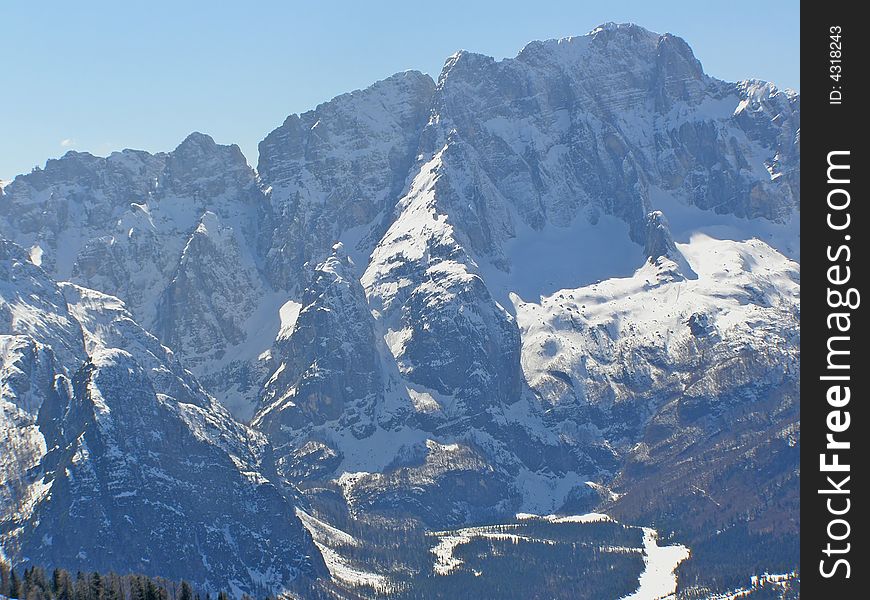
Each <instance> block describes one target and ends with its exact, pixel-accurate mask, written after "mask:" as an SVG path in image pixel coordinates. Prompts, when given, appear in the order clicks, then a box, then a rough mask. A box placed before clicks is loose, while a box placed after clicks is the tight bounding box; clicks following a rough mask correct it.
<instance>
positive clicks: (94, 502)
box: [0, 23, 800, 600]
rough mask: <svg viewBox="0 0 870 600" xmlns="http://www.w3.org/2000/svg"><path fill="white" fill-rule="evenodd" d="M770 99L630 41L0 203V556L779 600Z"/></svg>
mask: <svg viewBox="0 0 870 600" xmlns="http://www.w3.org/2000/svg"><path fill="white" fill-rule="evenodd" d="M799 224H800V96H799V95H798V94H797V93H795V92H792V91H790V90H780V89H777V88H776V87H775V86H774V85H773V84H770V83H767V82H762V81H756V80H747V81H741V82H737V83H729V82H724V81H720V80H718V79H715V78H713V77H711V76H709V75H707V74H705V73H704V71H703V70H702V68H701V64H700V63H699V62H698V60H697V59H696V58H695V57H694V55H693V54H692V50H691V49H690V47H689V46H688V45H687V43H686V42H685V41H683V40H682V39H681V38H679V37H676V36H674V35H671V34H664V35H660V34H657V33H653V32H650V31H647V30H646V29H643V28H642V27H639V26H636V25H631V24H620V25H617V24H613V23H608V24H605V25H602V26H601V27H598V28H596V29H595V30H594V31H592V32H590V33H588V34H587V35H584V36H579V37H572V38H565V39H560V40H549V41H543V42H532V43H530V44H528V45H527V46H526V47H525V48H523V50H522V51H521V52H520V53H519V54H518V55H517V56H516V57H515V58H511V59H505V60H500V61H499V60H494V59H492V58H490V57H487V56H482V55H479V54H474V53H471V52H466V51H461V52H458V53H456V54H454V55H453V56H451V57H449V58H448V59H447V62H446V63H445V65H444V68H443V70H442V72H441V74H440V76H439V77H438V79H437V81H433V80H432V79H431V78H430V77H429V76H428V75H425V74H423V73H419V72H416V71H407V72H404V73H398V74H396V75H393V76H391V77H389V78H387V79H385V80H383V81H379V82H377V83H374V84H373V85H372V86H371V87H369V88H367V89H364V90H358V91H354V92H351V93H348V94H344V95H342V96H338V97H337V98H334V99H333V100H331V101H329V102H326V103H324V104H321V105H319V106H317V107H316V108H314V109H313V110H311V111H309V112H306V113H304V114H301V115H291V116H289V117H287V119H286V120H285V121H284V123H283V124H281V125H280V126H279V127H277V128H276V129H275V130H274V131H272V132H271V133H269V134H268V135H266V137H265V138H264V139H263V141H262V142H261V143H260V146H259V163H258V165H257V168H256V170H254V169H252V168H251V167H250V166H248V163H247V161H246V158H245V157H244V156H243V155H242V153H241V151H240V150H239V148H238V147H237V146H235V145H232V146H222V145H219V144H216V143H215V142H214V141H213V140H212V139H211V138H210V137H208V136H207V135H204V134H201V133H193V134H191V135H190V136H189V137H187V139H185V140H184V141H182V142H181V144H180V145H179V146H178V147H177V148H175V149H174V150H172V151H170V152H165V153H158V154H149V153H147V152H143V151H136V150H125V151H123V152H116V153H113V154H111V155H110V156H108V157H105V158H102V157H97V156H92V155H90V154H87V153H80V152H72V151H71V152H68V153H67V154H66V155H64V156H63V157H62V158H60V159H57V160H49V161H48V162H47V163H46V165H45V167H44V168H40V169H35V170H34V171H33V172H31V173H29V174H26V175H20V176H18V177H16V178H15V179H14V180H13V181H12V182H9V183H4V184H3V186H2V187H0V237H2V238H3V241H2V243H0V420H2V428H0V429H2V434H0V448H2V460H0V560H3V561H7V562H8V563H10V564H11V565H12V566H13V567H15V568H23V567H26V566H29V565H39V566H43V567H60V568H64V569H71V570H73V569H80V570H83V571H84V570H87V571H95V570H96V571H102V572H108V571H115V572H117V573H130V572H136V573H144V574H146V575H159V576H162V577H166V578H169V579H173V580H181V579H184V580H186V581H189V582H190V583H191V585H193V586H194V588H195V589H197V590H200V591H202V592H203V593H205V592H207V591H210V592H211V593H216V592H217V591H218V590H225V591H227V592H229V593H230V594H233V595H235V596H241V595H242V594H251V595H257V596H265V595H276V594H284V595H285V596H286V597H300V598H309V597H310V598H315V597H316V598H319V597H324V598H356V597H361V598H384V597H397V598H590V599H598V600H600V599H612V600H617V599H618V598H635V599H640V598H650V599H652V598H661V597H671V598H684V599H690V598H691V599H697V598H711V599H712V598H736V597H740V598H759V599H760V598H771V597H776V598H793V597H794V598H796V597H797V595H798V594H799V575H798V564H799V552H798V539H799V529H800V517H799V500H798V488H799V472H800V470H799V454H800V386H799V374H800V334H799V326H798V325H799V320H800V264H799V260H800V253H799V252H800V251H799V247H800V239H799V236H798V231H799Z"/></svg>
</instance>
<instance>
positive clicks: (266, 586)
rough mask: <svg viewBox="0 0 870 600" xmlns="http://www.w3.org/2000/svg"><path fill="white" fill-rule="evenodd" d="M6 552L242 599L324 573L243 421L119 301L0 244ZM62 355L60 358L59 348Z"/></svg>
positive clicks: (258, 439)
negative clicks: (179, 582)
mask: <svg viewBox="0 0 870 600" xmlns="http://www.w3.org/2000/svg"><path fill="white" fill-rule="evenodd" d="M0 271H2V272H3V279H2V281H3V285H2V294H0V306H2V307H3V310H2V312H3V314H5V315H10V314H11V317H12V318H11V319H8V318H7V319H4V320H3V322H2V323H0V327H2V330H0V348H2V371H0V372H2V379H3V387H2V396H0V406H2V413H0V416H2V419H3V421H2V429H3V431H4V435H3V438H2V446H3V456H4V460H3V462H2V465H0V481H2V482H3V485H2V486H0V493H2V496H3V503H2V509H0V543H2V548H3V552H4V556H5V557H7V558H8V559H10V560H12V561H13V563H19V562H21V561H24V560H27V561H30V562H32V563H34V564H42V565H46V566H49V567H50V566H55V565H56V566H62V567H65V568H69V569H82V570H100V571H109V570H114V571H118V572H127V571H139V572H144V573H149V574H152V575H160V576H167V577H170V578H175V579H181V578H184V579H187V580H189V581H192V582H195V583H196V584H197V585H199V586H202V587H203V588H205V589H212V590H215V589H218V588H221V589H230V590H233V591H234V592H236V593H238V594H240V593H242V592H248V593H255V592H262V591H265V590H269V591H275V590H280V589H282V588H283V587H284V586H286V585H287V584H288V583H289V582H292V581H293V580H295V579H297V578H299V577H300V576H307V577H313V576H316V575H318V574H319V573H322V572H323V564H322V562H321V561H320V557H319V554H318V552H317V550H316V548H314V546H313V544H312V542H311V539H310V537H309V536H308V534H307V532H306V531H305V530H304V529H303V527H302V525H301V523H300V522H299V521H298V520H297V519H296V517H295V515H294V507H293V504H292V503H291V502H290V501H288V499H287V498H285V496H284V495H283V493H282V492H281V491H280V490H279V488H278V487H276V486H275V485H273V484H272V483H271V482H270V480H269V479H267V478H266V477H265V476H264V475H263V474H262V473H263V471H264V467H263V464H262V458H263V455H264V452H265V450H266V441H265V439H264V438H263V436H262V435H261V434H258V433H255V432H254V431H252V430H250V429H248V428H247V427H245V426H243V425H240V424H238V423H237V422H235V421H234V420H233V419H232V418H231V417H230V415H229V413H227V412H226V410H225V409H223V408H222V407H221V406H220V405H219V404H217V403H216V402H215V401H214V400H213V399H212V398H211V397H210V396H208V394H207V393H206V392H205V391H204V390H203V389H202V388H201V387H200V386H199V384H198V383H197V381H196V380H195V379H194V377H193V376H192V375H191V374H190V373H189V372H188V371H185V370H184V369H183V368H182V367H181V365H180V364H179V363H178V361H177V360H176V359H175V357H174V356H173V355H172V353H171V351H169V350H168V349H166V348H165V347H164V346H162V345H161V344H160V343H159V342H158V340H157V339H156V338H154V337H153V336H151V335H150V334H148V333H147V332H145V331H144V330H143V329H142V328H141V327H139V326H138V325H137V324H136V323H135V322H134V321H133V320H132V318H131V315H130V313H129V312H127V310H126V309H125V307H124V306H123V304H122V303H121V302H120V301H119V300H118V299H117V298H114V297H112V296H107V295H105V294H102V293H100V292H95V291H93V290H88V289H86V288H81V287H78V286H75V285H72V284H62V285H61V286H60V287H58V286H57V285H55V284H54V283H53V282H52V281H51V280H50V279H49V278H48V276H47V274H46V273H45V272H44V271H43V270H42V269H40V268H39V267H37V266H35V265H33V264H32V263H31V262H30V261H29V259H28V257H27V254H26V253H25V252H24V250H22V249H21V248H19V247H17V246H15V245H13V244H10V243H8V242H5V241H4V242H2V246H0ZM55 349H56V350H55Z"/></svg>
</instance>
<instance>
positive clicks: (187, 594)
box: [178, 580, 193, 600]
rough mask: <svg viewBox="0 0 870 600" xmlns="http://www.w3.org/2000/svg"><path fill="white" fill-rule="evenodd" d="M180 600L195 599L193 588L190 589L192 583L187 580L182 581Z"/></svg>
mask: <svg viewBox="0 0 870 600" xmlns="http://www.w3.org/2000/svg"><path fill="white" fill-rule="evenodd" d="M178 600H193V590H192V589H190V584H188V583H187V582H186V581H183V580H182V582H181V592H180V593H179V594H178Z"/></svg>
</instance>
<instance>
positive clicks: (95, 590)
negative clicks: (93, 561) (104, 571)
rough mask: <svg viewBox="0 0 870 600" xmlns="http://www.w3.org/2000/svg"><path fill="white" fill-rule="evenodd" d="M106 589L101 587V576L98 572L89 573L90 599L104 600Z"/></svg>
mask: <svg viewBox="0 0 870 600" xmlns="http://www.w3.org/2000/svg"><path fill="white" fill-rule="evenodd" d="M105 595H106V591H105V589H104V588H103V578H102V577H101V576H100V574H99V573H97V572H96V571H94V572H93V573H91V591H90V596H91V597H90V600H105Z"/></svg>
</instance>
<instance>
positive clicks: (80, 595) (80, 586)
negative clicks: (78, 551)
mask: <svg viewBox="0 0 870 600" xmlns="http://www.w3.org/2000/svg"><path fill="white" fill-rule="evenodd" d="M73 600H91V598H90V586H89V585H88V582H87V581H86V580H85V574H84V573H82V572H81V571H78V572H77V573H76V584H75V594H74V598H73Z"/></svg>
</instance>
